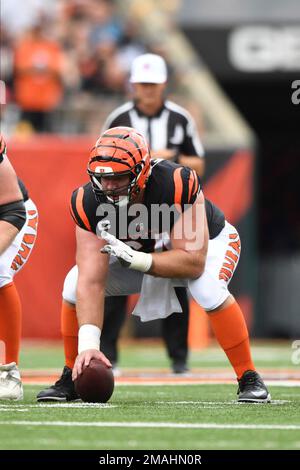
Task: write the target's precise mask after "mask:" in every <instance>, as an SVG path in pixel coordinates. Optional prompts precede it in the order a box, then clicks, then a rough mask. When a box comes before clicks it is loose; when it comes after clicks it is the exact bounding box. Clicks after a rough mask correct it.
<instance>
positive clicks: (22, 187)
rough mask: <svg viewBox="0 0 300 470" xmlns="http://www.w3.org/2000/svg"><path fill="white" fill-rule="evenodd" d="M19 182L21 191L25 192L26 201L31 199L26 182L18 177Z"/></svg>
mask: <svg viewBox="0 0 300 470" xmlns="http://www.w3.org/2000/svg"><path fill="white" fill-rule="evenodd" d="M18 183H19V188H20V189H21V193H22V194H23V199H24V202H26V201H28V199H29V196H28V191H27V188H26V186H25V184H24V183H23V181H22V180H20V178H18Z"/></svg>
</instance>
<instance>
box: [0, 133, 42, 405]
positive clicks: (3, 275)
mask: <svg viewBox="0 0 300 470" xmlns="http://www.w3.org/2000/svg"><path fill="white" fill-rule="evenodd" d="M36 227H37V209H36V207H35V205H34V203H33V202H32V201H31V200H30V199H29V197H28V193H27V191H26V188H25V187H24V185H23V183H22V182H21V181H20V180H19V181H18V179H17V177H16V174H15V171H14V169H13V167H12V166H11V164H10V162H9V160H8V158H7V156H6V144H5V142H4V139H3V137H2V136H0V399H1V400H4V399H12V400H21V399H22V398H23V387H22V382H21V377H20V372H19V369H18V366H17V364H18V360H19V349H20V340H21V321H22V315H21V303H20V299H19V295H18V292H17V289H16V286H15V284H14V282H13V279H14V275H15V274H16V273H17V272H18V271H19V270H20V269H21V268H22V267H23V266H24V264H25V263H26V261H27V260H28V258H29V255H30V253H31V250H32V248H33V245H34V242H35V238H36ZM2 356H3V357H2ZM1 361H4V364H1Z"/></svg>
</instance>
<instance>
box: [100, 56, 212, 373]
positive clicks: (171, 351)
mask: <svg viewBox="0 0 300 470" xmlns="http://www.w3.org/2000/svg"><path fill="white" fill-rule="evenodd" d="M130 82H131V83H132V86H133V91H134V99H133V100H132V101H128V102H127V103H125V104H124V105H122V106H120V107H118V108H116V109H115V110H114V111H112V113H111V114H110V115H109V116H108V118H107V119H106V121H105V123H104V126H103V129H102V131H105V130H106V129H109V128H111V127H117V126H128V127H134V128H135V129H137V130H138V131H139V132H140V133H141V134H142V135H143V136H145V137H146V139H147V140H148V142H149V145H150V149H151V157H152V158H163V159H166V160H172V161H174V162H176V163H180V164H181V165H184V166H188V167H190V168H192V169H194V170H195V171H196V172H197V173H198V175H199V176H202V175H203V173H204V158H203V155H204V150H203V146H202V144H201V141H200V139H199V136H198V133H197V130H196V126H195V123H194V121H193V119H192V117H191V116H190V114H189V113H188V112H187V111H186V110H185V109H184V108H182V107H181V106H178V105H177V104H175V103H173V102H172V101H168V100H166V99H165V98H164V93H165V89H166V86H167V66H166V63H165V61H164V59H163V58H162V57H160V56H159V55H155V54H143V55H141V56H139V57H137V58H136V59H135V60H134V61H133V63H132V67H131V76H130ZM176 293H177V296H178V300H179V302H180V304H181V307H182V310H183V313H178V312H174V313H173V314H172V315H170V316H169V317H167V318H165V319H163V320H162V336H163V339H164V341H165V344H166V347H167V351H168V355H169V357H170V359H171V362H172V370H173V372H174V373H176V374H183V373H185V372H187V371H188V366H187V358H188V344H187V335H188V319H189V304H188V298H187V293H186V289H185V288H182V287H176ZM126 301H127V297H124V296H122V297H109V298H107V299H106V301H105V317H104V327H103V332H102V334H101V350H102V352H103V353H104V354H105V355H106V356H107V357H108V358H109V359H110V361H111V362H112V364H113V366H114V370H115V373H117V369H116V365H117V361H118V350H117V341H118V337H119V333H120V330H121V327H122V325H123V323H124V321H125V317H126ZM106 318H107V320H106ZM108 319H109V320H108Z"/></svg>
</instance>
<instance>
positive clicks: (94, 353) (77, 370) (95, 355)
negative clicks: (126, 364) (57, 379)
mask: <svg viewBox="0 0 300 470" xmlns="http://www.w3.org/2000/svg"><path fill="white" fill-rule="evenodd" d="M91 359H99V360H100V361H102V362H103V363H104V364H105V365H106V366H107V367H112V365H111V363H110V361H109V360H108V359H107V357H106V356H105V355H104V354H103V353H102V352H101V351H98V350H97V349H87V350H86V351H82V352H81V353H80V354H78V356H77V357H76V361H75V364H74V367H73V371H72V380H76V379H77V377H78V376H79V375H80V374H82V371H83V370H84V369H85V368H86V367H88V365H89V363H90V361H91Z"/></svg>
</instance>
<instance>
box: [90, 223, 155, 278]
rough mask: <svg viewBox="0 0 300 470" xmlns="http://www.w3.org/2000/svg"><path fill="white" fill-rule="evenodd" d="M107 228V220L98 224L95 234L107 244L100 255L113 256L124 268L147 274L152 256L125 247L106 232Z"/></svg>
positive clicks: (124, 244)
mask: <svg viewBox="0 0 300 470" xmlns="http://www.w3.org/2000/svg"><path fill="white" fill-rule="evenodd" d="M109 228H110V223H109V221H108V220H104V221H101V222H99V223H98V227H97V232H98V233H100V237H101V238H102V239H103V240H105V241H106V242H107V245H105V246H104V247H103V248H102V249H101V253H107V254H109V255H111V256H115V257H116V258H117V259H118V261H119V262H120V263H121V265H122V266H124V267H125V268H130V269H136V270H137V271H141V272H143V273H146V272H148V271H149V269H150V268H151V265H152V255H151V254H149V253H143V252H142V251H136V250H134V249H133V248H131V247H130V246H129V245H126V243H124V242H121V240H118V239H117V238H116V237H115V236H114V235H112V234H110V233H108V232H107V230H108V229H109Z"/></svg>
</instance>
